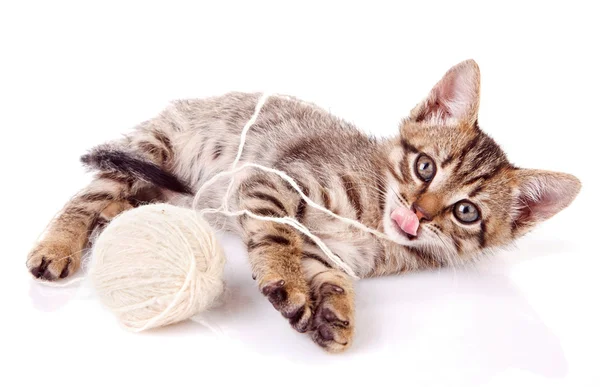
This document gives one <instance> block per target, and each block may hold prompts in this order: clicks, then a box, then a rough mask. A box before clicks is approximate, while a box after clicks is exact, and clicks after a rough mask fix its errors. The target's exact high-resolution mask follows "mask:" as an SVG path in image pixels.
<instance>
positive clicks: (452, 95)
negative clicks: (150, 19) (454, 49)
mask: <svg viewBox="0 0 600 387" xmlns="http://www.w3.org/2000/svg"><path fill="white" fill-rule="evenodd" d="M479 83H480V78H479V66H477V63H476V62H475V61H474V60H472V59H470V60H466V61H464V62H461V63H459V64H457V65H456V66H454V67H452V68H451V69H450V70H448V72H447V73H446V75H444V77H443V78H442V79H441V80H440V81H439V82H438V83H437V84H436V85H435V86H434V87H433V89H432V90H431V91H430V92H429V95H428V96H427V98H425V100H424V101H423V102H421V103H420V104H418V105H417V106H416V107H415V108H414V109H413V110H412V111H411V112H410V119H411V120H413V121H415V122H425V121H430V122H432V123H435V124H438V125H457V124H459V123H466V124H467V125H469V127H470V126H473V125H474V124H475V122H476V121H477V113H478V111H479Z"/></svg>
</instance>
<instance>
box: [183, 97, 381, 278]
mask: <svg viewBox="0 0 600 387" xmlns="http://www.w3.org/2000/svg"><path fill="white" fill-rule="evenodd" d="M271 96H272V95H271V94H270V93H264V94H263V95H262V96H261V98H260V99H259V100H258V102H257V104H256V107H255V109H254V114H252V116H251V117H250V119H249V120H248V122H247V123H246V125H244V128H243V129H242V133H241V134H240V145H239V147H238V153H237V154H236V157H235V159H234V161H233V163H232V165H231V168H230V169H229V170H228V171H223V172H220V173H218V174H216V175H215V176H213V177H212V178H210V179H209V180H207V181H206V182H205V183H204V184H202V186H200V188H199V189H198V191H197V192H196V195H195V197H194V200H193V202H192V209H196V208H197V206H198V202H199V200H200V196H201V194H202V193H203V192H204V191H205V190H206V189H207V188H208V187H210V186H211V185H212V184H214V183H215V182H217V181H218V180H219V179H221V178H223V177H226V176H231V180H230V182H229V186H228V188H227V192H226V193H225V196H224V197H223V201H222V203H221V206H220V207H219V208H216V209H211V208H207V209H203V210H201V211H199V213H198V215H199V216H202V215H204V214H205V213H220V214H222V215H225V216H229V217H236V216H241V215H247V216H249V217H251V218H254V219H258V220H264V221H271V222H275V223H280V224H286V225H289V226H291V227H293V228H295V229H296V230H298V231H300V232H301V233H303V234H304V235H306V236H307V237H308V238H310V239H311V240H312V241H313V242H315V243H316V244H317V246H319V248H320V249H321V250H322V251H323V253H324V254H325V255H326V256H327V257H328V258H329V259H330V260H331V261H332V262H333V263H335V264H336V265H337V266H338V267H339V268H340V269H342V270H343V271H345V272H346V273H347V274H348V275H349V276H351V277H352V278H354V279H358V278H359V277H358V276H357V275H356V274H355V273H354V271H353V270H352V268H351V267H350V266H349V265H348V264H346V263H345V262H344V261H343V260H342V259H341V258H340V257H338V256H337V255H336V254H334V253H333V252H332V251H331V250H330V249H329V248H328V247H327V245H326V244H325V243H324V242H323V241H322V240H321V239H320V238H319V237H317V236H316V235H314V234H313V233H311V232H310V230H309V229H308V228H307V227H306V226H304V225H303V224H302V223H300V222H299V221H297V220H296V219H295V218H291V217H288V216H285V217H271V216H261V215H257V214H254V213H253V212H251V211H249V210H247V209H243V210H239V211H233V212H232V211H229V209H228V201H229V196H230V195H231V190H232V188H233V185H234V178H235V175H236V174H237V173H239V172H240V171H242V170H244V169H246V168H257V169H260V170H262V171H265V172H269V173H274V174H276V175H278V176H279V177H281V178H282V179H284V180H285V181H287V182H288V183H289V184H290V185H291V186H292V188H294V189H295V190H296V191H297V192H298V194H300V197H301V198H302V200H304V201H305V202H306V204H308V205H309V206H310V207H313V208H315V209H318V210H320V211H322V212H324V213H326V214H327V215H329V216H331V217H333V218H335V219H338V220H340V221H341V222H343V223H346V224H348V225H351V226H354V227H356V228H358V229H359V230H362V231H364V232H368V233H371V234H373V235H375V236H377V237H379V238H383V239H386V240H391V239H390V238H389V237H388V236H387V235H386V234H384V233H381V232H379V231H377V230H375V229H372V228H369V227H367V226H365V225H364V224H362V223H360V222H358V221H356V220H354V219H350V218H345V217H343V216H340V215H337V214H335V213H334V212H332V211H330V210H329V209H327V208H325V207H322V206H320V205H319V204H317V203H315V202H314V201H313V200H312V199H310V198H309V197H308V196H306V195H305V194H304V192H303V191H302V189H301V188H300V186H299V185H298V183H296V181H294V179H292V178H291V177H290V176H289V175H287V174H286V173H285V172H282V171H280V170H278V169H274V168H269V167H265V166H264V165H260V164H256V163H245V164H243V165H242V166H241V167H239V168H236V166H237V164H238V162H239V160H240V158H241V157H242V153H243V151H244V146H245V143H246V136H247V134H248V131H250V128H251V127H252V125H254V123H255V122H256V120H257V119H258V116H259V114H260V112H261V110H262V108H263V106H264V104H265V103H266V101H267V100H268V99H269V98H270V97H271ZM275 96H278V95H275ZM278 97H279V96H278Z"/></svg>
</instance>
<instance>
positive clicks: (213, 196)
mask: <svg viewBox="0 0 600 387" xmlns="http://www.w3.org/2000/svg"><path fill="white" fill-rule="evenodd" d="M259 97H260V96H259V95H258V94H245V93H230V94H227V95H224V96H221V97H217V98H209V99H203V100H183V101H176V102H174V103H173V104H172V105H171V106H170V107H168V108H167V109H166V110H164V111H163V112H162V113H161V114H160V115H158V116H157V117H155V118H153V119H151V120H149V121H146V122H143V123H141V124H140V125H139V126H137V127H136V128H135V129H134V130H133V131H132V132H131V134H129V135H128V136H126V137H124V138H122V139H120V140H118V141H115V142H113V143H109V144H106V145H102V146H99V147H97V148H95V149H93V150H92V151H91V152H90V153H89V154H87V155H85V156H83V157H82V161H83V162H84V163H85V164H86V165H87V166H88V167H90V168H91V169H93V170H95V171H96V176H95V179H94V180H93V181H92V183H91V184H90V185H89V186H88V187H86V188H85V189H84V190H83V191H81V192H80V193H79V194H77V195H76V196H75V197H74V198H73V199H72V200H71V201H70V202H68V203H67V205H66V206H65V207H64V209H63V211H62V212H61V213H60V215H59V216H58V217H57V218H56V219H55V220H53V221H52V223H51V224H50V226H49V228H48V231H47V232H46V234H45V235H44V237H43V239H42V240H41V241H40V242H39V243H38V244H37V246H35V247H34V249H33V250H32V251H31V253H30V254H29V257H28V259H27V266H28V268H29V270H30V271H31V273H32V274H33V275H34V276H35V277H37V278H43V279H46V280H49V281H53V280H57V279H59V278H65V277H67V276H69V275H71V274H73V273H74V272H75V271H76V270H77V269H78V268H79V266H80V262H81V251H82V250H83V249H84V248H85V247H86V244H87V243H88V237H89V235H90V233H91V232H92V230H93V229H94V228H96V227H97V226H98V225H99V224H102V223H105V222H108V221H110V219H111V218H113V217H114V216H116V215H117V214H118V213H120V212H121V211H124V210H127V209H129V208H131V207H132V206H137V205H139V204H142V203H146V202H152V201H168V202H171V203H176V204H180V205H189V204H190V202H191V197H192V195H193V192H195V190H196V189H198V188H199V186H200V185H201V184H202V183H203V182H205V181H206V180H207V179H209V178H211V176H214V175H215V174H216V173H218V172H220V171H223V170H225V169H227V168H229V167H230V165H231V163H232V162H233V159H234V157H235V155H236V152H237V148H238V144H239V140H240V132H241V129H242V127H243V126H244V124H245V123H246V122H247V121H248V119H249V118H250V116H251V115H252V113H253V111H254V108H255V105H256V103H257V101H258V99H259ZM478 105H479V68H478V66H477V64H476V63H475V62H474V61H472V60H469V61H465V62H462V63H460V64H458V65H457V66H455V67H453V68H451V69H450V70H449V71H448V72H447V73H446V75H445V76H444V77H443V78H442V80H441V81H439V82H438V83H437V84H436V85H435V86H434V88H433V89H432V90H431V92H430V93H429V95H428V97H427V98H426V99H425V100H424V101H423V102H421V103H420V104H418V105H417V106H416V107H415V108H414V109H413V110H412V111H411V113H410V116H409V117H408V118H407V119H405V120H404V121H403V122H402V124H401V130H400V132H399V134H398V136H396V137H394V138H391V139H387V140H376V139H373V138H370V137H367V136H366V135H365V134H363V133H361V132H360V131H358V130H357V129H356V128H355V127H354V126H353V125H351V124H349V123H347V122H345V121H343V120H341V119H338V118H336V117H334V116H332V115H331V114H329V113H328V112H327V111H325V110H323V109H321V108H319V107H317V106H314V105H312V104H308V103H305V102H302V101H299V100H296V99H294V98H281V97H271V98H270V99H268V101H267V103H266V104H265V105H264V107H263V109H262V111H261V113H260V115H259V117H258V120H257V121H256V123H255V124H254V125H253V127H252V128H251V130H250V132H249V134H248V138H247V142H246V148H245V150H244V153H243V157H242V160H241V162H255V163H259V164H262V165H265V166H270V167H274V168H277V169H280V170H283V171H285V172H286V173H288V174H289V175H290V176H291V177H293V178H294V179H295V180H296V181H297V182H298V184H299V185H300V186H301V188H302V190H303V191H304V193H305V194H306V195H308V196H309V197H310V198H311V199H312V200H314V201H315V202H317V203H319V204H321V205H322V206H324V207H326V208H328V209H330V210H331V211H333V212H335V213H336V214H339V215H341V216H344V217H348V218H352V219H356V220H358V221H360V222H362V223H363V224H365V225H367V226H369V227H371V228H375V229H378V230H380V231H382V232H385V233H386V234H387V235H388V236H389V237H390V238H391V239H393V241H395V243H394V242H392V241H388V240H382V239H378V238H376V237H374V236H372V235H371V234H367V233H364V232H361V231H357V230H356V229H355V228H353V227H351V226H348V225H345V224H343V223H341V222H339V221H337V220H335V219H333V218H331V217H329V216H328V215H325V214H323V213H321V212H319V211H318V210H315V209H313V208H312V207H309V206H307V205H306V204H305V202H304V201H303V200H301V199H300V196H299V195H298V193H297V192H296V191H294V190H293V189H292V188H291V187H290V186H289V185H288V184H287V183H286V182H284V181H283V180H281V179H280V178H278V177H277V176H275V175H271V174H266V173H263V172H260V171H256V170H247V171H246V172H244V173H243V174H240V175H238V176H237V178H236V180H235V181H236V183H235V190H234V195H232V197H231V200H230V208H237V209H242V208H245V209H249V210H250V211H252V212H254V213H256V214H260V215H265V216H291V217H295V218H296V219H298V220H299V221H301V222H302V223H303V224H305V225H306V226H307V227H308V228H309V229H310V230H312V231H313V232H314V233H315V234H316V235H317V236H319V237H320V238H321V239H322V240H323V241H324V242H325V243H326V244H327V245H328V246H329V247H330V248H331V250H332V251H333V252H334V253H336V254H337V255H338V256H339V257H341V258H342V259H343V260H344V262H346V263H347V264H348V265H349V266H350V267H351V268H352V269H353V270H354V272H355V273H357V274H358V275H359V276H360V277H370V276H380V275H386V274H395V273H402V272H406V271H411V270H420V269H429V268H437V267H443V266H447V265H456V264H460V263H463V262H469V261H472V260H473V259H474V258H475V257H477V256H478V255H480V254H481V253H482V251H484V250H485V249H488V248H492V247H497V246H502V245H505V244H507V243H509V242H511V241H512V240H514V239H515V238H518V237H520V236H521V235H523V234H525V233H526V232H528V231H529V230H531V228H532V227H533V226H534V225H536V224H537V223H539V222H541V221H543V220H546V219H548V218H550V217H551V216H553V215H554V214H556V213H557V212H559V211H560V210H562V209H563V208H565V207H567V206H568V205H569V204H570V203H571V201H572V200H573V199H574V198H575V196H576V195H577V193H578V191H579V189H580V183H579V181H578V180H577V178H575V177H574V176H572V175H568V174H564V173H559V172H547V171H539V170H528V169H521V168H517V167H515V166H513V165H511V164H510V163H509V161H508V160H507V158H506V156H505V155H504V153H503V152H502V150H501V149H500V148H499V147H498V145H497V144H496V143H495V142H494V141H493V140H492V139H491V138H490V137H488V136H487V135H486V134H485V133H483V132H482V131H481V130H480V129H479V127H478V123H477V113H478ZM226 184H227V182H226V181H225V180H224V181H223V182H222V184H221V185H220V186H219V185H215V186H213V187H212V188H211V189H210V192H208V193H206V194H205V195H204V196H203V197H202V200H201V203H202V207H217V206H218V205H219V204H220V201H221V199H222V198H223V197H224V194H225V190H226ZM214 221H215V222H216V221H219V220H218V219H215V220H214ZM227 227H228V228H229V229H231V230H234V231H237V232H239V233H240V235H241V236H242V238H243V240H244V241H245V243H246V245H247V247H248V255H249V259H250V263H251V267H252V272H253V277H254V278H255V279H256V281H257V283H258V287H259V289H260V291H261V292H262V293H263V294H264V295H265V296H266V297H267V298H268V300H269V301H270V302H271V303H272V304H273V306H274V307H275V308H276V309H277V310H278V311H280V312H281V314H282V315H283V316H284V317H285V318H286V319H288V320H289V322H290V324H291V325H292V326H293V327H294V328H295V329H296V330H298V331H300V332H309V333H310V336H311V337H312V339H313V340H314V341H315V342H316V343H317V344H319V345H320V346H322V347H324V348H325V349H327V350H328V351H331V352H338V351H343V350H345V349H346V348H348V347H349V346H350V344H351V342H352V337H353V333H354V322H355V319H354V292H353V288H352V280H351V279H350V278H349V277H348V276H347V275H346V274H345V273H344V272H342V271H340V270H339V269H338V268H336V266H335V265H334V264H333V263H332V262H330V261H329V260H328V259H327V257H326V256H325V255H324V254H323V253H322V252H321V250H320V249H319V248H318V247H317V246H316V245H315V244H314V243H313V242H312V241H311V240H309V239H306V238H304V237H303V235H301V234H299V233H298V232H297V231H296V230H295V229H292V228H290V227H288V226H286V225H281V224H276V223H273V222H265V221H258V220H255V219H252V218H248V217H242V218H239V219H235V220H232V221H230V222H229V223H228V224H227ZM413 234H414V235H413ZM123 259H127V257H123Z"/></svg>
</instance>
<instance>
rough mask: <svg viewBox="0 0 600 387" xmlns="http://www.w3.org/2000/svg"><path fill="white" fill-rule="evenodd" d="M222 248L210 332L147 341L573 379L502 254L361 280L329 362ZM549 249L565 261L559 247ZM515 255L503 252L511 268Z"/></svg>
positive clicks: (40, 304)
mask: <svg viewBox="0 0 600 387" xmlns="http://www.w3.org/2000/svg"><path fill="white" fill-rule="evenodd" d="M220 240H221V242H222V244H223V246H224V247H225V249H226V252H227V256H228V257H229V261H228V264H227V267H226V283H227V290H226V293H225V295H224V297H223V300H222V304H221V305H220V306H218V307H216V308H214V309H213V310H211V311H210V312H207V313H205V314H203V315H202V316H199V317H200V318H201V319H202V321H204V322H205V324H208V328H207V326H204V324H198V323H195V322H192V321H188V322H184V323H182V324H177V325H175V326H172V327H167V328H164V329H160V330H154V331H152V332H148V333H145V334H144V335H146V336H160V337H163V336H167V337H171V336H173V335H174V336H179V337H186V336H188V337H195V336H198V335H208V336H211V335H212V336H214V337H216V339H217V340H218V341H219V342H220V343H221V345H224V346H231V347H232V348H236V349H237V350H245V351H247V352H250V353H255V354H260V355H262V356H264V357H268V358H272V357H274V358H278V359H284V360H288V361H290V362H293V363H294V364H296V365H298V364H301V365H305V366H319V365H323V364H325V363H326V364H329V365H330V366H334V365H336V364H338V365H340V366H346V365H348V364H352V363H354V361H362V360H365V361H368V359H370V358H376V359H377V364H378V365H379V366H380V367H382V368H383V367H384V366H385V367H386V368H385V369H386V370H387V371H379V372H380V373H381V374H382V375H383V374H385V372H394V369H395V367H397V366H398V364H421V365H431V366H432V367H435V370H436V371H435V372H434V373H432V374H424V375H421V378H424V379H422V380H428V378H432V379H431V380H432V382H433V381H435V380H444V381H445V382H447V383H450V382H452V380H454V379H455V380H456V381H457V382H458V381H462V382H469V383H473V384H479V383H481V382H485V381H489V380H490V379H491V378H493V377H494V376H495V375H497V374H499V373H502V372H504V371H506V370H509V369H520V370H525V371H529V372H532V373H535V374H539V375H542V376H544V377H548V378H561V377H564V376H565V374H566V372H567V363H566V360H565V356H564V354H563V349H562V348H561V343H560V342H559V340H558V339H557V337H556V336H555V335H554V334H553V332H552V331H551V330H550V329H549V328H548V327H547V326H546V325H545V324H544V321H543V320H542V319H541V318H540V316H539V315H538V314H537V313H536V311H535V310H533V308H532V307H531V306H530V305H529V303H528V301H527V299H526V298H525V297H524V295H523V294H522V293H521V292H520V291H519V289H518V288H517V287H516V286H515V285H514V284H513V283H512V282H511V280H510V277H509V272H510V267H511V265H510V264H507V263H502V261H503V259H502V258H503V256H502V254H501V255H500V256H499V257H497V259H496V261H491V262H490V263H488V264H480V265H477V266H475V267H470V268H465V269H461V270H452V269H447V270H441V271H433V272H425V273H414V274H410V275H405V276H402V277H386V278H376V279H367V280H362V281H359V282H358V283H357V284H356V294H357V298H356V304H357V306H356V309H357V316H356V320H357V323H356V329H357V330H356V339H355V342H354V345H353V347H352V348H351V349H350V350H349V351H348V353H346V354H344V355H341V356H332V355H329V354H326V353H325V352H323V350H322V349H320V348H319V347H318V346H316V345H315V344H313V343H312V342H311V340H310V339H309V338H308V337H306V336H305V335H302V334H299V333H296V332H295V331H293V330H292V328H291V327H289V325H288V323H287V322H286V320H285V319H283V318H282V317H281V316H279V313H278V312H276V311H275V310H274V309H273V308H272V307H271V305H270V304H269V302H268V301H267V300H266V299H265V298H264V297H263V296H262V295H261V294H260V292H258V290H257V288H256V285H255V283H254V281H253V280H252V278H251V275H250V269H249V265H248V264H247V263H246V261H245V259H246V254H245V252H244V250H243V246H242V244H241V242H240V241H239V240H238V239H237V238H235V237H232V236H228V235H226V236H222V237H221V238H220ZM528 246H529V247H531V248H532V249H534V250H535V249H537V250H536V251H538V252H539V253H540V254H544V253H547V252H548V251H544V248H540V246H536V245H535V242H534V243H533V244H532V245H528ZM546 247H548V249H549V251H552V252H553V253H560V244H556V245H555V246H552V245H550V246H546ZM524 250H525V251H526V250H527V247H526V248H525V249H524ZM517 253H519V254H520V252H517V251H514V252H510V253H504V259H505V260H506V259H510V255H511V254H517ZM529 253H531V252H529ZM530 258H535V257H534V256H530ZM494 262H496V264H495V265H492V263H494ZM498 262H500V263H498ZM30 296H31V301H32V303H33V305H34V306H35V307H36V308H38V309H39V310H42V311H45V312H52V311H56V310H57V309H60V308H61V307H63V306H65V305H67V304H68V303H69V301H71V300H74V299H77V300H88V301H90V302H96V300H95V299H94V297H93V296H92V295H91V289H90V288H89V285H88V284H87V283H86V282H85V281H84V282H82V284H81V285H80V286H76V287H69V288H48V287H45V286H43V285H40V284H38V283H34V282H33V281H32V285H31V291H30ZM71 313H74V312H71ZM104 313H108V312H107V311H104ZM113 324H116V322H114V321H113ZM195 341H196V342H201V340H200V339H196V340H195ZM410 371H411V370H410V369H404V370H403V372H405V373H406V372H410Z"/></svg>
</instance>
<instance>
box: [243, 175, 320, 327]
mask: <svg viewBox="0 0 600 387" xmlns="http://www.w3.org/2000/svg"><path fill="white" fill-rule="evenodd" d="M297 204H298V198H297V197H295V196H293V195H292V193H291V192H289V191H287V190H286V189H285V188H281V187H280V189H277V187H276V185H275V184H271V183H269V184H260V183H259V184H257V183H256V182H255V183H251V184H246V185H245V186H243V187H242V188H241V190H240V207H241V208H246V209H248V210H250V211H252V212H253V213H255V214H258V215H263V216H273V217H283V216H286V215H288V216H294V215H295V212H296V208H297ZM240 224H241V226H242V235H243V237H244V241H245V243H246V245H247V247H248V256H249V258H250V264H251V266H252V273H253V277H254V278H255V279H256V280H257V282H258V286H259V288H260V290H261V292H262V293H263V294H264V295H265V296H266V297H267V298H268V299H269V301H270V302H271V303H272V304H273V306H274V307H275V309H277V310H278V311H280V312H281V314H282V315H283V316H284V317H286V318H287V319H289V321H290V324H291V325H292V326H293V327H294V328H295V329H296V330H297V331H299V332H305V331H306V330H307V329H308V327H309V323H310V320H311V316H312V311H311V301H310V291H309V286H308V283H307V281H306V279H305V277H304V274H303V272H302V267H301V257H302V243H303V242H302V238H301V237H300V235H299V234H298V232H297V231H296V230H295V229H293V228H292V227H289V226H287V225H281V224H278V223H275V222H268V221H262V220H256V219H253V218H250V217H242V218H240Z"/></svg>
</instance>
